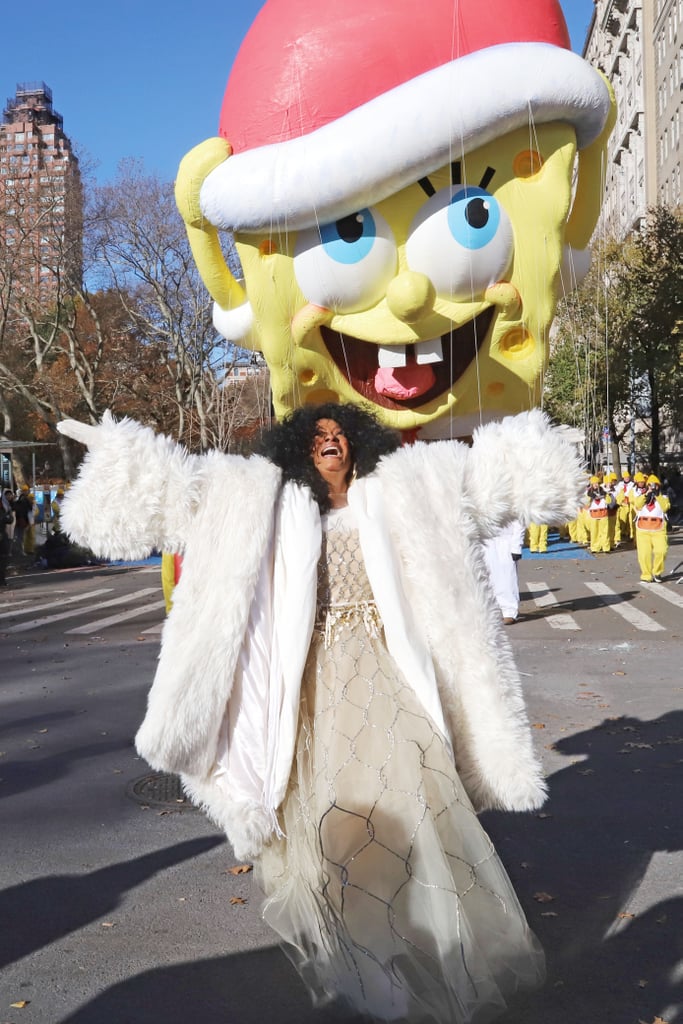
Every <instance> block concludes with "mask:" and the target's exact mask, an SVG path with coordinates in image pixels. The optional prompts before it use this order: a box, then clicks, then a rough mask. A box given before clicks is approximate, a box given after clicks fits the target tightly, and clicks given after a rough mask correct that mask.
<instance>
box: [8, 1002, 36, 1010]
mask: <svg viewBox="0 0 683 1024" xmlns="http://www.w3.org/2000/svg"><path fill="white" fill-rule="evenodd" d="M30 1002H31V1000H30V999H20V1000H19V1002H17V1003H10V1006H13V1007H14V1008H15V1009H16V1010H23V1009H24V1007H25V1006H28V1004H29V1003H30Z"/></svg>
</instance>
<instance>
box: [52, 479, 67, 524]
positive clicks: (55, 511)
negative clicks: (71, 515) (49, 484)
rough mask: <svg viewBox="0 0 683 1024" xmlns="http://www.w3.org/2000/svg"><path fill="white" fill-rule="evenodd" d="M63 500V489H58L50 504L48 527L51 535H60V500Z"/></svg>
mask: <svg viewBox="0 0 683 1024" xmlns="http://www.w3.org/2000/svg"><path fill="white" fill-rule="evenodd" d="M63 498H64V488H63V487H59V488H58V489H57V493H56V495H55V496H54V498H53V500H52V502H51V503H50V525H51V527H52V532H53V533H61V531H62V520H61V514H62V500H63Z"/></svg>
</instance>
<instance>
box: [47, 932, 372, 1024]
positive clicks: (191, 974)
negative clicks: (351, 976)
mask: <svg viewBox="0 0 683 1024" xmlns="http://www.w3.org/2000/svg"><path fill="white" fill-rule="evenodd" d="M194 1020H198V1021H201V1022H202V1024H264V1022H267V1024H356V1022H358V1024H360V1019H359V1018H358V1017H352V1016H350V1015H349V1014H348V1013H346V1012H345V1011H344V1010H343V1009H335V1008H331V1007H329V1008H327V1007H326V1008H321V1009H314V1008H313V1007H312V1006H311V1000H310V997H309V995H308V993H307V992H306V990H305V988H304V986H303V984H302V983H301V982H300V981H299V979H298V976H297V975H296V972H295V971H294V968H293V967H291V966H290V963H289V961H288V960H287V958H286V957H285V955H284V954H283V953H281V952H280V950H279V949H275V948H274V949H260V950H257V951H254V952H251V953H239V954H235V955H233V956H226V957H215V958H212V959H210V960H199V961H196V962H195V963H181V964H172V965H171V966H169V967H165V968H159V969H157V970H153V971H146V972H145V973H144V974H139V975H138V976H137V977H135V978H131V979H129V980H128V981H125V982H122V983H121V984H120V985H114V986H112V987H111V988H110V989H107V991H106V992H103V993H102V995H100V996H98V997H97V998H96V999H93V1000H92V1001H91V1002H89V1003H88V1004H87V1005H86V1006H83V1007H82V1008H81V1009H79V1010H76V1012H75V1013H72V1014H70V1015H69V1016H68V1017H64V1018H63V1019H62V1020H61V1021H60V1022H59V1024H103V1022H106V1021H111V1022H114V1021H115V1022H116V1024H159V1022H160V1021H163V1024H188V1021H194Z"/></svg>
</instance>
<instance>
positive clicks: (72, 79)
mask: <svg viewBox="0 0 683 1024" xmlns="http://www.w3.org/2000/svg"><path fill="white" fill-rule="evenodd" d="M336 2H343V0H336ZM261 4H262V0H195V2H193V3H188V0H164V2H163V3H160V2H157V0H118V2H116V3H104V4H99V3H93V2H92V0H61V3H59V4H56V5H48V6H47V7H44V8H43V10H44V12H45V13H44V15H41V9H40V7H37V8H31V13H30V14H28V13H27V10H28V9H27V8H26V6H25V5H21V4H18V3H7V4H6V5H4V9H3V14H2V33H3V38H4V40H5V46H4V47H3V56H2V62H0V100H1V101H2V103H3V108H4V103H5V100H6V98H7V97H10V96H13V95H14V91H15V88H16V85H17V83H18V82H33V81H43V82H46V83H47V85H49V86H50V88H51V89H52V94H53V99H54V105H55V109H56V110H57V111H59V113H60V114H61V115H62V116H63V118H64V130H65V132H66V133H67V135H69V136H70V137H71V139H72V140H73V142H74V143H75V144H76V146H77V147H78V151H79V153H80V154H81V155H82V156H86V157H87V159H88V160H89V161H91V162H92V163H93V164H97V167H96V169H95V173H96V175H97V179H98V180H99V181H100V182H104V181H107V180H110V179H111V178H113V177H114V175H115V174H116V169H117V165H118V163H119V161H120V160H121V159H122V158H124V157H137V158H141V159H142V160H143V161H144V165H145V169H146V170H147V171H148V172H150V173H156V174H158V175H159V176H160V177H161V178H163V179H166V180H169V181H170V180H172V179H173V178H174V177H175V172H176V169H177V167H178V163H179V161H180V159H181V158H182V157H183V156H184V155H185V153H186V152H187V151H188V150H189V149H191V148H192V146H194V145H196V144H197V143H198V142H201V141H203V140H204V139H206V138H208V137H209V136H212V135H215V134H216V132H217V128H218V115H219V112H220V106H221V100H222V98H223V91H224V89H225V83H226V80H227V77H228V72H229V70H230V66H231V64H232V61H233V58H234V56H235V53H236V52H237V49H238V47H239V43H240V41H241V39H242V37H243V36H244V35H245V33H246V31H247V29H248V27H249V25H250V24H251V22H252V21H253V19H254V16H255V15H256V12H257V11H258V9H259V8H260V7H261ZM562 7H563V10H564V12H565V17H566V18H567V23H568V25H569V31H570V34H571V39H572V46H573V48H574V49H575V50H577V51H578V52H579V53H580V52H581V50H582V47H583V42H584V38H585V35H586V30H587V28H588V24H589V21H590V17H591V13H592V10H593V0H562ZM41 17H42V18H44V21H42V22H41Z"/></svg>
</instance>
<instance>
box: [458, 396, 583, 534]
mask: <svg viewBox="0 0 683 1024" xmlns="http://www.w3.org/2000/svg"><path fill="white" fill-rule="evenodd" d="M467 454H468V458H467V466H466V470H465V474H464V480H463V490H464V492H465V494H466V497H467V500H468V504H470V506H471V508H472V516H473V518H474V519H475V520H476V522H477V524H478V526H479V528H480V530H481V532H482V533H483V535H484V536H488V535H490V534H491V533H495V532H496V531H497V530H498V529H500V527H501V526H503V525H505V523H506V522H508V521H509V520H510V519H511V518H517V519H520V520H521V522H522V523H524V524H525V525H527V524H528V523H531V522H533V523H548V524H551V525H552V524H554V523H558V524H559V523H564V522H567V520H569V519H572V518H573V517H574V516H575V515H576V509H577V506H578V505H579V504H580V501H581V495H582V493H583V491H584V489H585V472H584V470H583V469H582V465H581V460H580V459H579V456H578V453H577V451H576V449H575V448H574V447H573V445H571V444H568V443H567V442H566V441H565V440H564V438H563V437H562V433H561V431H559V430H557V429H556V428H555V427H553V426H551V424H550V420H549V419H548V417H547V416H546V415H545V414H544V413H542V412H540V411H539V410H537V409H535V410H532V411H531V412H524V413H520V414H519V415H518V416H508V417H506V418H505V419H503V420H501V421H500V422H497V423H488V424H487V425H486V426H484V427H481V428H480V429H479V430H477V431H475V434H474V441H473V444H472V448H471V449H470V450H469V452H468V453H467Z"/></svg>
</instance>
